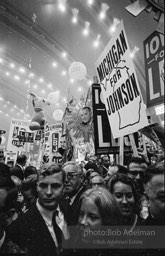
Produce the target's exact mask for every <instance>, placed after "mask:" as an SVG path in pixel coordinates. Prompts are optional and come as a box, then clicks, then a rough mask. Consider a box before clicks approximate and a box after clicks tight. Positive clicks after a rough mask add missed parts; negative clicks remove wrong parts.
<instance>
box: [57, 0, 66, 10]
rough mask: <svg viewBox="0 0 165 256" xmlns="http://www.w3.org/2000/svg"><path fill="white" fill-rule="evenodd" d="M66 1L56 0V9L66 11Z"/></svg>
mask: <svg viewBox="0 0 165 256" xmlns="http://www.w3.org/2000/svg"><path fill="white" fill-rule="evenodd" d="M66 2H67V0H58V9H59V10H60V11H61V12H66Z"/></svg>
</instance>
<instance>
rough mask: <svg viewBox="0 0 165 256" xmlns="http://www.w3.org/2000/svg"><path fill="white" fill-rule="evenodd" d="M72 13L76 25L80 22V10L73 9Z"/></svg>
mask: <svg viewBox="0 0 165 256" xmlns="http://www.w3.org/2000/svg"><path fill="white" fill-rule="evenodd" d="M72 13H73V17H72V23H73V24H76V23H77V21H78V13H79V10H78V9H76V8H73V9H72Z"/></svg>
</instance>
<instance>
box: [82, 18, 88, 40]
mask: <svg viewBox="0 0 165 256" xmlns="http://www.w3.org/2000/svg"><path fill="white" fill-rule="evenodd" d="M89 27H90V22H88V21H85V28H84V29H83V31H82V33H83V35H84V36H88V35H89Z"/></svg>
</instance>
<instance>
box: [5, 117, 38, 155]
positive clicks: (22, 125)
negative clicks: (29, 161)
mask: <svg viewBox="0 0 165 256" xmlns="http://www.w3.org/2000/svg"><path fill="white" fill-rule="evenodd" d="M29 124H30V121H27V120H20V119H12V120H11V124H10V130H9V137H8V143H7V151H12V152H18V151H22V152H25V151H26V152H28V151H29V148H30V147H27V146H26V144H27V143H25V140H22V141H21V140H20V138H21V137H22V135H23V134H24V135H25V133H26V135H28V136H29V134H30V135H31V134H32V132H31V131H30V129H29ZM32 137H33V136H32ZM32 137H31V136H30V137H29V138H32ZM22 138H23V137H22ZM27 140H28V141H29V142H30V141H31V139H27Z"/></svg>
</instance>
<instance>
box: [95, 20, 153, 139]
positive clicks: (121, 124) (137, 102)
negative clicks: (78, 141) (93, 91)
mask: <svg viewBox="0 0 165 256" xmlns="http://www.w3.org/2000/svg"><path fill="white" fill-rule="evenodd" d="M96 71H97V75H98V79H99V81H100V86H101V90H102V95H103V98H104V103H105V107H106V111H107V115H108V119H109V123H110V126H111V130H112V134H113V138H119V137H122V136H125V135H128V134H131V133H134V132H137V131H138V130H139V129H141V128H143V127H145V126H147V125H148V120H147V115H146V111H145V107H144V103H143V99H142V95H141V92H140V88H139V84H138V80H137V77H136V73H135V69H134V65H133V62H132V59H131V57H130V50H129V45H128V41H127V37H126V33H125V29H124V25H123V22H121V23H120V24H119V26H118V27H117V30H116V33H115V35H114V36H113V38H112V39H111V40H110V42H109V43H108V45H107V46H106V48H105V49H104V51H103V53H102V54H101V56H100V57H99V58H98V60H97V62H96Z"/></svg>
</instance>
